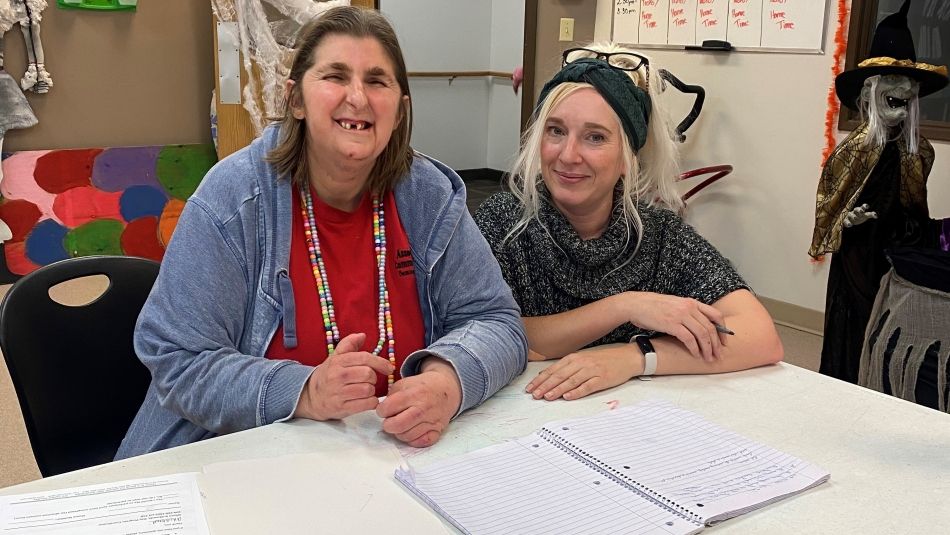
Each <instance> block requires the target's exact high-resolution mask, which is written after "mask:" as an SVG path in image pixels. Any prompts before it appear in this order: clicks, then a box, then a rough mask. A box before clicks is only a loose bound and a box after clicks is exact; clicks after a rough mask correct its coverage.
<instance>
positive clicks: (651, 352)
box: [633, 334, 656, 376]
mask: <svg viewBox="0 0 950 535" xmlns="http://www.w3.org/2000/svg"><path fill="white" fill-rule="evenodd" d="M633 340H634V341H635V342H636V343H637V347H639V348H640V352H641V353H643V373H641V374H640V375H641V376H650V375H653V374H654V373H656V349H654V348H653V343H652V342H650V337H649V336H647V335H645V334H641V335H638V336H635V337H633Z"/></svg>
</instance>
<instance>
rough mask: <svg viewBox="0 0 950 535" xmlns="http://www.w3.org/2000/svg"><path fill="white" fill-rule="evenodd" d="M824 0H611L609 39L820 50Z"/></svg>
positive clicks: (746, 48)
mask: <svg viewBox="0 0 950 535" xmlns="http://www.w3.org/2000/svg"><path fill="white" fill-rule="evenodd" d="M825 4H826V1H825V0H614V10H613V26H612V31H613V33H612V38H613V40H614V41H616V42H619V43H627V44H634V45H643V46H647V47H669V48H682V47H691V46H700V45H702V44H703V41H705V40H710V39H714V40H719V41H728V42H729V43H730V44H731V45H732V46H733V47H735V48H736V49H738V50H739V51H769V52H815V53H819V52H821V51H822V39H823V37H824V29H825V12H826V9H825Z"/></svg>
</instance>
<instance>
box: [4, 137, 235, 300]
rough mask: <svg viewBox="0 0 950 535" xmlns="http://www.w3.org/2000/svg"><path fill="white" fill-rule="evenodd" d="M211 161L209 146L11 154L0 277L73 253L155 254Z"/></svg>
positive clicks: (153, 256)
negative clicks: (6, 230) (6, 229)
mask: <svg viewBox="0 0 950 535" xmlns="http://www.w3.org/2000/svg"><path fill="white" fill-rule="evenodd" d="M216 162H217V156H216V154H215V151H214V147H213V146H212V145H167V146H155V147H117V148H106V149H64V150H50V151H23V152H16V153H13V154H12V155H10V156H9V157H8V158H6V159H4V160H3V180H2V181H0V194H2V196H3V197H2V198H0V219H2V220H3V221H4V222H6V223H7V225H9V226H10V229H11V231H12V232H13V237H12V238H11V239H10V240H9V241H7V242H5V243H4V244H3V245H2V246H0V249H2V258H0V271H8V273H0V282H12V280H13V279H15V278H16V277H20V276H23V275H26V274H27V273H30V272H32V271H34V270H35V269H37V268H39V267H40V266H44V265H46V264H49V263H52V262H55V261H57V260H62V259H65V258H71V257H76V256H87V255H97V254H108V255H128V256H141V257H145V258H151V259H153V260H159V261H160V260H161V259H162V256H163V255H164V254H165V245H166V244H167V243H168V240H169V239H170V238H171V235H172V232H174V229H175V225H177V223H178V217H179V216H180V215H181V210H182V208H183V207H184V201H185V200H187V199H188V197H189V196H191V194H192V193H194V191H195V189H196V188H197V187H198V184H199V183H200V182H201V179H202V178H203V177H204V175H205V173H206V172H207V171H208V169H210V168H211V166H212V165H214V164H215V163H216ZM4 264H5V265H4ZM4 267H5V268H6V269H5V270H4V269H3V268H4Z"/></svg>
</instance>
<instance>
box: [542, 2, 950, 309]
mask: <svg viewBox="0 0 950 535" xmlns="http://www.w3.org/2000/svg"><path fill="white" fill-rule="evenodd" d="M555 3H556V4H559V5H558V6H548V7H547V8H546V9H547V10H549V11H557V10H562V11H563V10H567V9H568V8H570V9H579V8H580V7H581V4H584V2H578V1H573V0H562V1H561V2H555ZM610 3H611V2H610V0H598V1H597V5H589V6H588V5H586V4H585V5H584V6H583V7H584V8H585V9H586V12H585V13H581V12H580V11H573V13H574V15H573V16H575V17H576V18H577V21H576V22H575V28H581V27H583V24H586V23H588V22H591V21H592V19H596V20H595V22H596V25H595V32H594V36H592V37H596V38H597V39H607V38H609V36H610V13H611V9H610ZM835 4H836V3H835V2H828V10H829V13H828V14H827V19H826V20H827V21H828V22H827V23H826V29H825V46H824V49H825V50H833V32H834V24H833V23H834V20H835V19H834V18H833V15H832V13H831V10H832V8H833V7H834V6H835ZM550 17H551V15H548V18H550ZM582 17H586V18H585V19H584V20H582ZM582 23H583V24H582ZM552 28H556V21H555V22H554V24H551V22H550V20H548V22H544V21H543V20H542V17H541V16H540V14H539V28H538V35H539V39H538V72H539V77H538V81H537V83H536V87H535V89H536V90H539V89H540V87H541V85H542V84H543V82H544V80H545V79H546V78H547V77H550V75H551V72H553V68H551V67H550V66H549V67H548V69H549V70H546V71H545V70H544V67H543V65H544V58H545V57H546V56H547V57H552V56H556V54H557V53H558V51H559V50H560V48H558V46H559V44H558V43H556V41H552V40H551V39H550V38H548V39H546V40H544V41H542V38H541V35H542V33H543V32H548V33H550V32H551V31H555V30H553V29H552ZM575 31H576V30H575ZM577 37H578V39H582V38H581V36H580V33H579V32H578V33H577ZM647 52H648V55H650V56H651V57H652V58H653V59H654V63H655V64H658V65H660V66H662V67H665V68H668V69H669V70H670V71H672V72H673V73H675V74H676V75H677V76H679V77H680V78H681V79H683V80H684V81H686V82H687V83H699V84H701V85H703V86H704V87H705V88H706V103H705V106H704V108H703V112H702V115H701V116H700V118H699V120H698V121H697V122H696V124H695V125H694V126H693V127H692V128H691V129H690V130H689V132H688V134H687V136H688V139H687V142H686V143H685V144H684V146H683V159H684V168H685V169H692V168H695V167H701V166H706V165H713V164H720V163H728V164H732V165H733V166H734V167H735V171H734V172H733V174H732V175H730V176H728V177H727V178H725V179H723V181H721V182H719V183H717V184H715V185H713V186H711V187H710V188H708V189H707V190H705V191H704V192H703V193H701V194H700V195H699V196H697V197H695V198H694V199H693V202H692V203H691V204H690V207H689V216H688V219H689V221H690V222H691V223H692V224H693V225H695V226H696V228H697V229H698V230H699V231H700V232H701V233H702V234H703V235H704V236H706V237H707V238H708V239H709V240H710V241H711V242H712V243H713V244H714V245H715V246H716V247H718V248H719V249H720V250H721V251H722V252H723V253H724V254H726V255H727V256H728V257H729V258H730V259H732V261H733V262H734V263H735V264H736V265H737V267H738V268H739V271H740V272H741V273H742V274H743V275H744V276H745V277H746V279H747V280H748V282H749V283H750V284H751V285H752V286H753V288H754V289H755V290H756V291H757V292H758V293H759V294H760V295H762V296H765V297H769V298H772V299H777V300H779V301H784V302H787V303H791V304H794V305H798V306H801V307H805V308H809V309H813V310H818V311H821V310H824V298H825V285H826V280H827V264H821V265H813V264H812V263H811V262H809V257H808V255H807V254H806V251H807V249H808V247H809V245H810V243H811V234H812V228H813V224H814V202H815V187H816V184H817V180H818V176H819V174H820V172H821V161H820V160H821V151H822V148H823V129H824V119H825V110H826V101H825V99H826V91H827V88H828V87H829V85H830V84H831V83H832V77H831V62H832V56H831V55H830V54H823V55H804V54H767V53H732V54H710V53H701V52H685V51H682V50H649V51H647ZM670 104H671V105H672V107H673V109H674V110H675V114H676V115H677V116H679V115H681V114H682V115H685V113H686V112H687V111H688V109H689V104H688V102H687V101H686V100H682V101H680V100H679V99H673V100H672V101H671V103H670ZM678 118H679V117H677V119H678ZM842 137H843V135H841V134H840V133H839V140H840V139H841V138H842ZM933 144H934V146H935V148H936V153H937V154H936V164H935V166H934V169H933V171H932V173H931V175H930V181H929V184H930V190H929V196H930V210H931V216H932V217H935V218H943V217H950V166H948V165H947V162H950V144H948V143H945V142H936V141H935V142H933Z"/></svg>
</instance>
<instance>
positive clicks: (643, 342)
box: [634, 335, 656, 355]
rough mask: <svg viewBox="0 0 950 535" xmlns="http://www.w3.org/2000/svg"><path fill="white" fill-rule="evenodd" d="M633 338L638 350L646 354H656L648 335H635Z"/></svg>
mask: <svg viewBox="0 0 950 535" xmlns="http://www.w3.org/2000/svg"><path fill="white" fill-rule="evenodd" d="M634 340H636V342H637V347H639V348H640V352H641V353H643V354H644V355H646V354H647V353H653V354H654V355H655V354H656V350H655V349H653V343H652V342H650V337H649V336H646V335H640V336H637V337H636V338H635V339H634Z"/></svg>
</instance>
